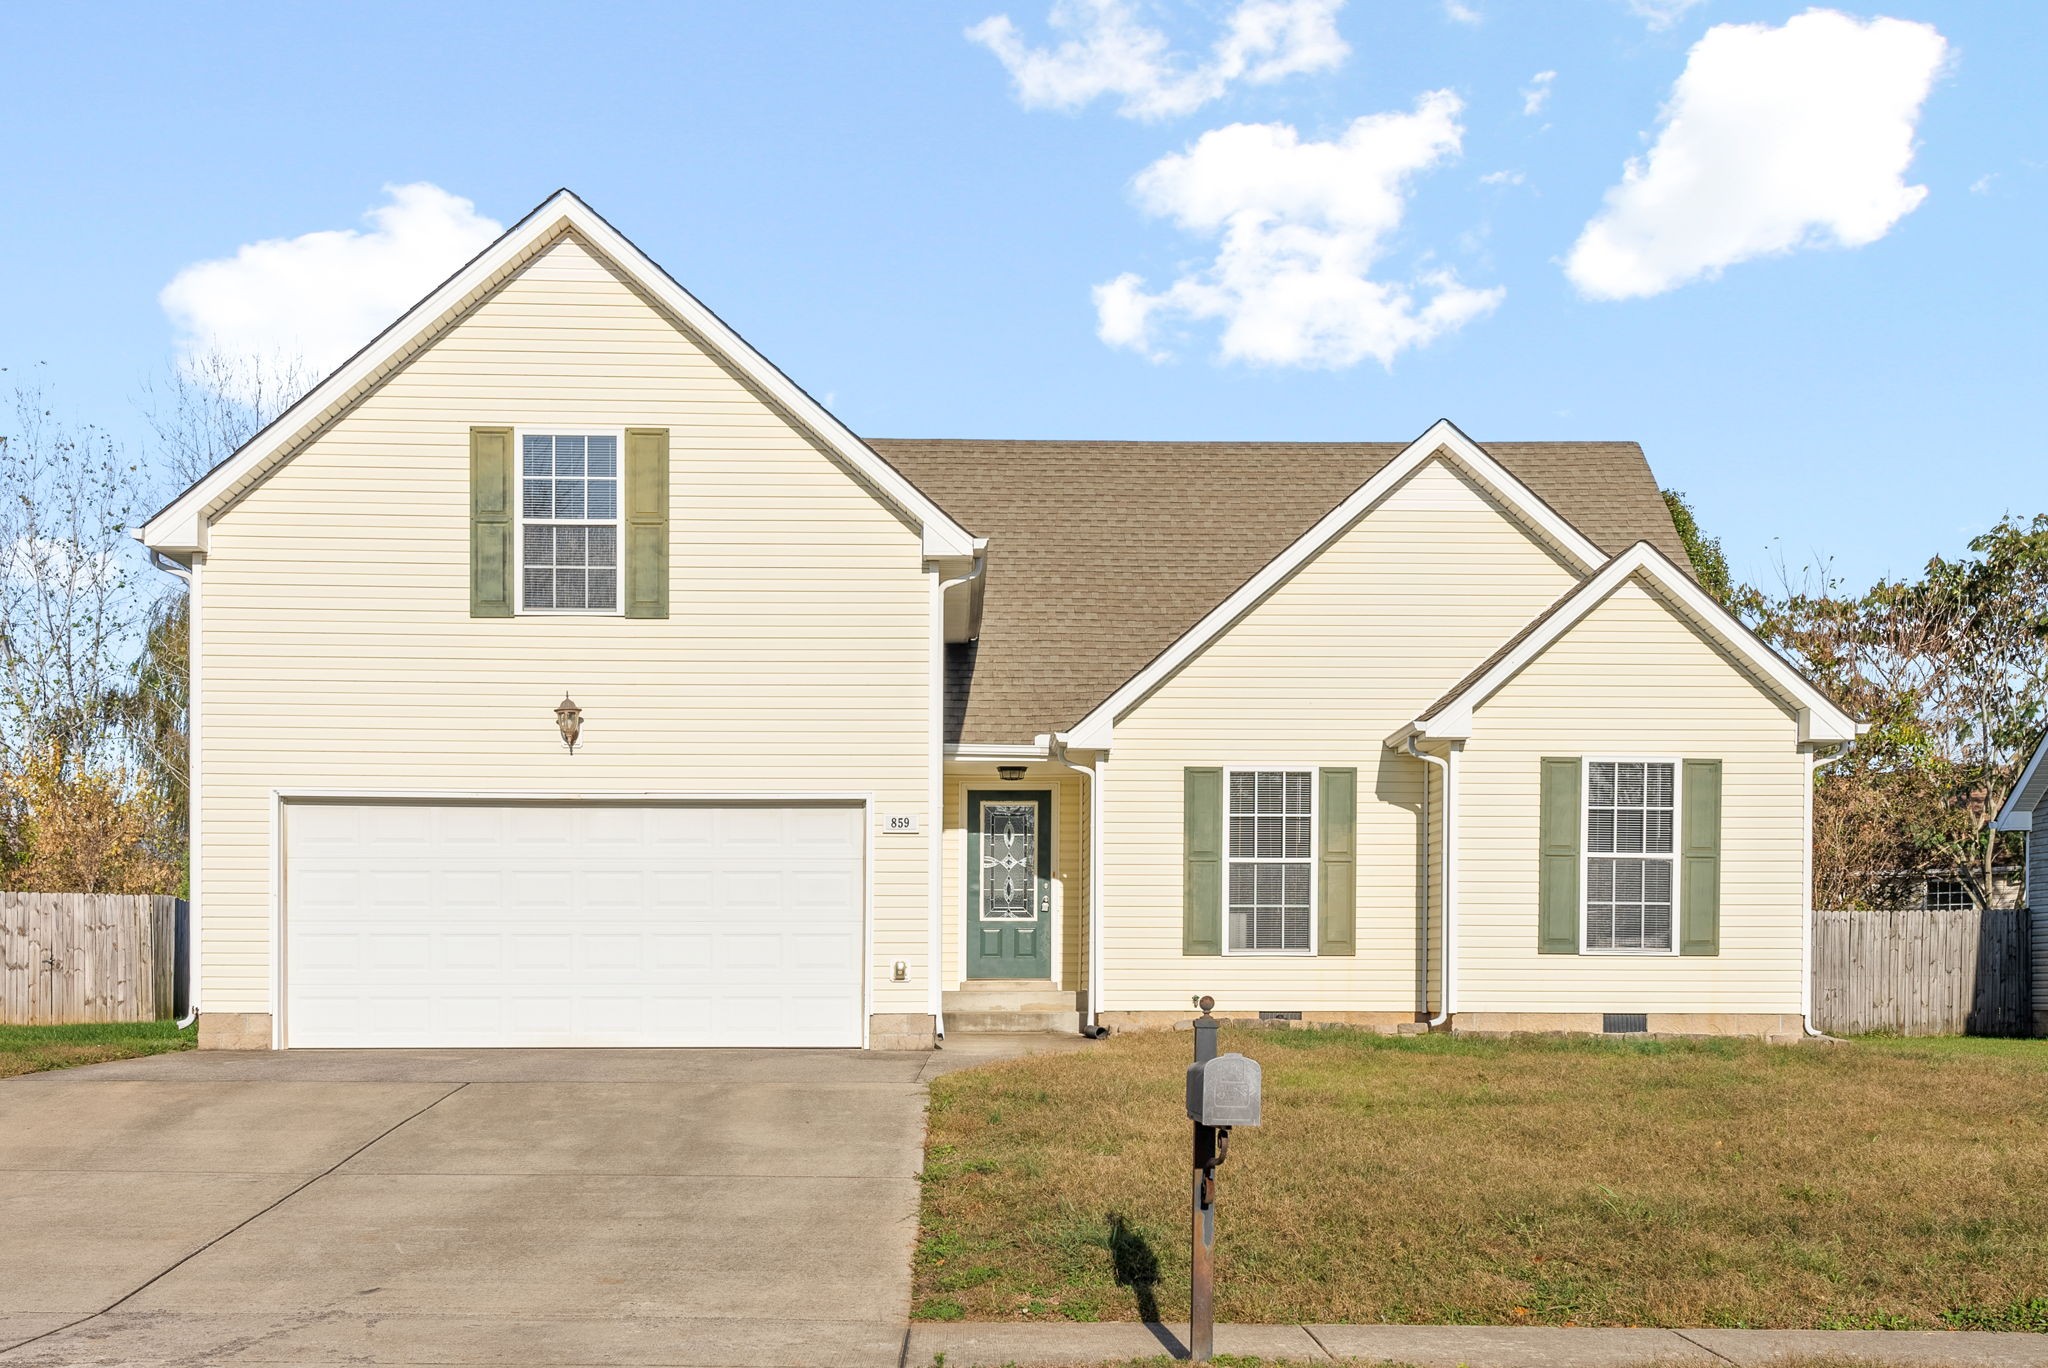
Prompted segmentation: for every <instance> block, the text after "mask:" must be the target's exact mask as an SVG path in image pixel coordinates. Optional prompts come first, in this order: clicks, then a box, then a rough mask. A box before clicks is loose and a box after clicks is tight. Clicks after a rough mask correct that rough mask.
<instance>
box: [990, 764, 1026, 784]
mask: <svg viewBox="0 0 2048 1368" xmlns="http://www.w3.org/2000/svg"><path fill="white" fill-rule="evenodd" d="M996 777H997V778H998V779H1000V780H1002V781H1003V782H1004V783H1006V784H1014V783H1016V782H1017V781H1018V780H1019V779H1022V778H1023V777H1024V767H1023V766H1022V765H997V766H996Z"/></svg>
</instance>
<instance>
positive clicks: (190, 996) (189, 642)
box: [149, 546, 199, 1031]
mask: <svg viewBox="0 0 2048 1368" xmlns="http://www.w3.org/2000/svg"><path fill="white" fill-rule="evenodd" d="M149 563H150V564H151V565H153V566H155V567H156V568H157V569H159V570H161V571H163V572H164V573H165V574H167V575H174V576H176V577H177V578H178V579H181V580H183V581H184V582H185V596H186V603H185V824H186V825H185V873H186V884H187V887H186V890H185V892H186V894H187V896H186V899H185V963H183V964H181V965H179V966H178V968H179V969H180V970H182V971H183V972H184V975H185V1015H183V1016H181V1017H179V1018H178V1022H177V1025H178V1029H179V1030H181V1031H182V1030H184V1029H185V1028H186V1027H187V1026H190V1025H191V1024H192V1023H193V1022H195V1021H197V1020H198V1019H199V975H198V974H197V973H195V972H194V969H195V968H196V967H197V961H198V958H199V786H198V785H197V784H196V783H194V782H193V780H194V778H195V777H196V776H197V774H198V771H199V692H198V690H196V689H194V688H193V687H192V681H193V680H194V679H195V678H196V677H197V673H198V663H199V651H198V646H199V594H198V586H197V585H196V584H195V583H194V582H193V576H192V571H191V570H189V569H187V568H186V567H185V566H182V565H180V564H178V563H177V562H176V561H174V560H172V559H171V558H170V557H169V556H166V555H165V554H164V553H163V552H161V551H159V550H157V549H156V548H155V547H153V546H152V547H150V548H149ZM174 939H175V937H174Z"/></svg>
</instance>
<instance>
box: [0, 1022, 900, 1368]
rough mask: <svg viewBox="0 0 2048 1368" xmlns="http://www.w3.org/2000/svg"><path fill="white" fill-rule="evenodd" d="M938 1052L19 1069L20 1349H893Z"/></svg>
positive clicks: (309, 1054) (14, 1337)
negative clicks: (931, 1069)
mask: <svg viewBox="0 0 2048 1368" xmlns="http://www.w3.org/2000/svg"><path fill="white" fill-rule="evenodd" d="M929 1060H930V1056H927V1055H889V1054H873V1053H869V1054H862V1053H854V1052H839V1051H774V1052H768V1051H740V1050H712V1051H666V1050H663V1051H642V1050H634V1051H603V1050H595V1051H593V1050H579V1051H516V1050H508V1051H286V1052H280V1053H275V1054H226V1053H221V1054H183V1055H165V1056H157V1057H155V1058H150V1059H140V1060H130V1061H125V1062H122V1063H117V1064H107V1065H99V1066H94V1067H91V1068H85V1069H75V1070H68V1071H63V1072H58V1073H51V1074H42V1075H32V1076H29V1077H26V1078H21V1079H14V1080H9V1081H8V1082H6V1083H0V1229H4V1230H6V1231H7V1233H8V1237H7V1239H6V1240H5V1241H0V1365H9V1366H10V1368H11V1366H12V1365H16V1364H67V1365H69V1364H90V1363H108V1364H112V1363H122V1364H130V1363H133V1364H152V1363H163V1364H172V1363H193V1364H238V1365H267V1364H340V1363H375V1364H394V1365H395V1364H413V1363H422V1364H423V1363H434V1364H449V1365H455V1364H484V1363H492V1364H504V1363H521V1364H535V1365H562V1368H567V1366H568V1365H584V1364H589V1365H597V1364H632V1365H669V1364H673V1365H714V1364H716V1365H781V1364H792V1365H793V1364H802V1363H844V1364H849V1365H859V1364H869V1363H872V1364H877V1365H895V1364H896V1363H897V1362H898V1360H899V1358H900V1356H901V1353H902V1351H903V1344H904V1339H903V1335H904V1323H905V1319H906V1317H907V1316H908V1314H909V1309H910V1305H909V1299H910V1287H909V1264H910V1253H911V1247H912V1243H913V1241H914V1239H915V1235H916V1222H917V1180H916V1174H917V1171H918V1167H919V1164H920V1146H921V1142H922V1136H923V1102H924V1087H923V1084H922V1082H921V1075H922V1073H923V1072H924V1071H925V1069H926V1067H927V1065H928V1062H929Z"/></svg>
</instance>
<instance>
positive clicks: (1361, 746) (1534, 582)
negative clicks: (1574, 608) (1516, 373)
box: [1101, 461, 1576, 1012]
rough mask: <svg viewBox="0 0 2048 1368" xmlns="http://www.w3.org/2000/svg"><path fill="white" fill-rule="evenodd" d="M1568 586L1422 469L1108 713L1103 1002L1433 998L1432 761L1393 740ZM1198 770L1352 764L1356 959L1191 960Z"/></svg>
mask: <svg viewBox="0 0 2048 1368" xmlns="http://www.w3.org/2000/svg"><path fill="white" fill-rule="evenodd" d="M1575 582H1576V576H1575V575H1574V574H1573V573H1572V572H1571V570H1570V569H1569V568H1568V567H1567V566H1566V565H1565V564H1563V563H1562V562H1561V561H1560V560H1558V559H1557V558H1556V557H1555V556H1554V555H1553V554H1552V553H1551V552H1550V551H1549V550H1548V549H1546V548H1545V547H1544V546H1543V545H1542V544H1541V543H1539V542H1538V541H1536V540H1535V539H1534V538H1533V537H1532V536H1531V535H1530V534H1528V533H1527V532H1525V531H1524V530H1523V528H1522V526H1521V524H1519V523H1518V522H1516V521H1515V520H1514V519H1513V518H1512V517H1511V516H1510V515H1509V514H1508V513H1507V512H1506V511H1505V510H1503V509H1502V508H1501V507H1500V506H1499V505H1498V504H1496V503H1495V502H1494V501H1493V500H1492V499H1491V498H1490V497H1489V496H1488V495H1486V494H1485V493H1484V492H1483V491H1482V490H1480V489H1479V488H1478V487H1477V486H1476V485H1474V484H1473V483H1471V482H1470V481H1468V480H1467V479H1465V478H1464V476H1463V475H1461V474H1459V473H1458V472H1457V471H1455V470H1454V469H1453V468H1452V467H1450V466H1448V465H1446V464H1444V463H1443V462H1441V461H1437V462H1431V463H1430V464H1428V465H1425V466H1423V467H1422V468H1421V469H1419V470H1418V471H1417V472H1416V473H1415V474H1414V475H1413V476H1411V477H1410V478H1409V479H1408V480H1406V481H1404V482H1403V483H1402V484H1401V485H1399V486H1397V487H1396V488H1395V489H1394V490H1392V491H1391V492H1390V493H1389V494H1388V496H1387V497H1386V498H1385V499H1384V500H1382V501H1381V502H1380V503H1379V504H1378V505H1376V506H1375V507H1374V508H1373V509H1371V510H1370V511H1368V512H1367V513H1366V515H1365V516H1364V517H1363V518H1361V519H1360V520H1359V521H1358V522H1357V523H1355V524H1354V525H1353V526H1352V527H1351V528H1350V529H1349V530H1348V531H1347V532H1345V533H1344V534H1343V535H1342V536H1340V537H1338V538H1337V539H1336V540H1335V541H1334V542H1332V543H1331V544H1330V545H1329V546H1328V547H1326V548H1325V549H1324V550H1323V551H1322V552H1321V553H1320V554H1319V555H1317V556H1316V557H1315V558H1314V559H1312V560H1311V561H1309V562H1308V563H1307V564H1306V565H1304V566H1303V567H1302V568H1301V569H1300V570H1299V571H1298V572H1297V573H1296V574H1295V575H1294V576H1292V577H1291V578H1290V579H1288V580H1287V581H1286V582H1285V583H1283V584H1282V585H1280V586H1279V587H1278V588H1277V589H1275V590H1274V591H1273V593H1272V594H1271V595H1269V596H1268V597H1267V598H1266V599H1265V600H1264V601H1263V602H1262V603H1260V604H1259V605H1258V606H1257V607H1255V608H1253V609H1252V610H1251V611H1250V612H1249V613H1248V614H1246V615H1245V616H1244V617H1243V618H1241V619H1240V620H1239V621H1238V622H1237V623H1236V624H1235V625H1234V626H1232V627H1231V628H1230V629H1229V630H1228V631H1226V632H1224V633H1223V634H1222V635H1221V636H1220V637H1218V638H1217V639H1216V640H1215V641H1214V642H1212V643H1211V644H1210V645H1209V646H1208V648H1207V649H1205V650H1204V651H1202V652H1201V654H1199V655H1197V656H1196V657H1195V658H1194V659H1193V660H1191V661H1189V662H1188V664H1187V665H1186V666H1185V667H1184V668H1183V669H1181V670H1180V671H1179V673H1177V674H1175V675H1174V676H1173V677H1172V678H1170V679H1168V680H1167V681H1166V683H1164V684H1163V685H1161V686H1160V687H1159V689H1157V690H1156V691H1155V692H1154V693H1153V694H1152V695H1151V696H1150V697H1149V698H1146V699H1144V700H1142V701H1141V702H1139V703H1138V704H1137V705H1136V706H1135V707H1134V708H1133V709H1132V710H1131V711H1130V712H1128V713H1127V714H1126V715H1125V716H1123V717H1121V718H1119V719H1118V720H1117V723H1116V739H1115V745H1114V750H1113V751H1112V753H1111V756H1110V763H1109V765H1108V779H1107V782H1106V784H1105V789H1106V794H1105V797H1104V804H1105V806H1104V808H1103V813H1104V819H1105V831H1104V835H1103V843H1104V847H1105V849H1104V876H1105V884H1104V888H1103V903H1104V907H1105V908H1106V917H1105V923H1104V925H1105V930H1104V945H1103V1002H1102V1004H1101V1005H1102V1007H1103V1009H1105V1010H1109V1011H1164V1010H1176V1011H1186V1010H1187V1007H1188V1002H1189V999H1190V997H1191V995H1193V994H1194V993H1196V992H1205V993H1213V994H1214V995H1215V997H1216V1000H1217V1003H1218V1004H1219V1006H1221V1007H1223V1008H1226V1009H1230V1010H1252V1009H1259V1008H1263V1009H1267V1010H1294V1009H1301V1010H1311V1011H1390V1012H1412V1011H1414V1010H1416V1009H1417V1008H1418V1007H1420V1006H1421V1005H1422V1003H1421V993H1420V991H1419V989H1418V956H1419V954H1420V948H1421V932H1422V928H1421V925H1420V923H1421V921H1422V913H1421V909H1420V908H1419V906H1418V890H1419V883H1418V879H1419V874H1420V862H1421V853H1422V841H1421V832H1420V829H1419V822H1420V817H1419V813H1418V809H1419V806H1420V801H1421V793H1422V776H1421V770H1422V764H1421V762H1420V761H1418V760H1415V759H1412V758H1411V757H1409V756H1407V755H1401V754H1395V753H1394V752H1391V751H1389V750H1387V749H1386V746H1385V744H1384V741H1385V738H1386V736H1387V734H1388V733H1389V732H1391V731H1393V730H1394V729H1395V728H1396V727H1398V726H1400V725H1401V724H1402V723H1403V722H1405V721H1407V720H1409V719H1410V718H1412V717H1414V716H1415V714H1416V713H1417V712H1419V711H1420V710H1422V709H1423V708H1425V707H1427V706H1428V705H1429V704H1430V703H1431V702H1432V701H1434V700H1435V699H1436V698H1437V696H1438V695H1440V694H1441V693H1442V692H1443V691H1444V690H1445V689H1447V688H1449V687H1450V686H1451V685H1452V684H1455V683H1456V682H1457V681H1458V680H1459V679H1460V678H1462V677H1463V676H1464V675H1465V673H1466V672H1467V671H1468V670H1470V669H1471V668H1472V666H1474V665H1476V664H1478V663H1479V662H1480V661H1481V660H1484V659H1485V658H1486V657H1487V656H1489V655H1491V654H1492V653H1493V651H1494V649H1495V648H1496V647H1498V646H1499V645H1500V643H1501V642H1502V641H1503V640H1505V639H1506V638H1507V637H1509V636H1510V635H1512V634H1513V633H1514V632H1515V631H1516V630H1518V629H1519V628H1520V627H1521V626H1522V625H1523V624H1524V623H1526V622H1528V621H1529V619H1530V618H1532V617H1534V616H1536V614H1538V613H1540V612H1541V611H1542V610H1543V609H1544V608H1546V607H1547V606H1549V605H1550V603H1552V602H1553V601H1554V600H1556V599H1557V598H1558V597H1559V596H1560V595H1561V594H1563V593H1564V592H1565V591H1566V590H1567V589H1569V588H1570V587H1571V585H1572V584H1574V583H1575ZM1188 765H1226V766H1262V765H1298V766H1325V765H1339V766H1355V767H1356V768H1357V770H1358V821H1359V831H1358V941H1357V954H1356V955H1355V956H1350V957H1341V958H1340V957H1330V958H1321V957H1314V956H1300V955H1267V956H1256V955H1241V956H1240V955H1226V956H1220V957H1218V956H1183V955H1182V954H1181V845H1182V835H1181V792H1182V790H1181V784H1182V770H1183V768H1184V767H1185V766H1188Z"/></svg>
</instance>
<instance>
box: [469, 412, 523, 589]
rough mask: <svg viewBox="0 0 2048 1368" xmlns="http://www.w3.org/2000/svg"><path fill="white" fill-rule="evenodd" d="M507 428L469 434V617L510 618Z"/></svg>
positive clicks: (479, 429)
mask: <svg viewBox="0 0 2048 1368" xmlns="http://www.w3.org/2000/svg"><path fill="white" fill-rule="evenodd" d="M512 470H513V459H512V429H511V428H488V427H474V428H471V429H470V430H469V615H470V616H471V617H511V616H512V536H513V532H514V530H515V529H514V524H513V515H512V503H513V500H512V490H513V486H514V484H515V481H514V480H513V478H512Z"/></svg>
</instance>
